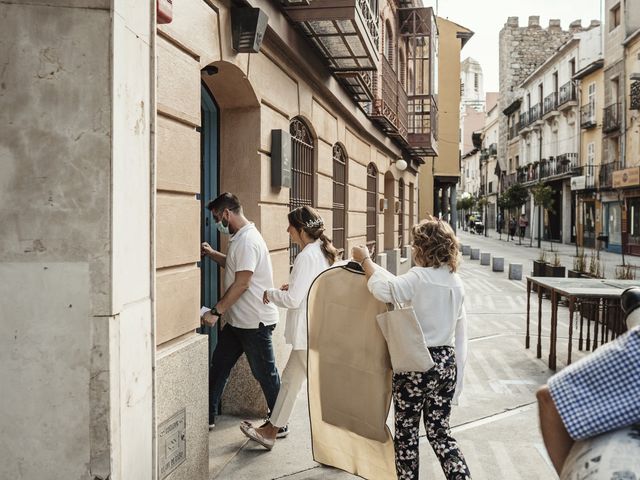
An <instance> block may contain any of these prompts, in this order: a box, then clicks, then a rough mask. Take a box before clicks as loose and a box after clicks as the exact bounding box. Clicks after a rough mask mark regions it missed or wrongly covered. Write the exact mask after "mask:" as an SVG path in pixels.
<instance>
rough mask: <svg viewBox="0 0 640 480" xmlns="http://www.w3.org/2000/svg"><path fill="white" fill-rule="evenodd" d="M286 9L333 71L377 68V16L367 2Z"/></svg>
mask: <svg viewBox="0 0 640 480" xmlns="http://www.w3.org/2000/svg"><path fill="white" fill-rule="evenodd" d="M289 3H290V4H291V2H289ZM285 10H286V12H287V15H288V16H289V18H290V19H291V20H292V21H294V22H296V23H298V24H299V26H300V28H301V30H302V31H303V32H304V33H305V35H306V36H307V37H308V38H309V39H310V40H311V43H313V44H314V45H315V47H316V48H317V49H318V51H319V52H320V54H321V55H322V57H324V59H325V60H326V62H327V63H328V66H329V68H330V69H331V70H332V71H334V72H336V71H353V70H375V69H376V66H377V63H378V60H379V54H378V44H379V36H380V33H379V29H378V15H377V12H376V13H375V14H374V12H373V10H372V9H371V5H370V4H369V1H368V0H313V1H312V2H311V4H310V5H308V6H306V5H300V6H289V7H285Z"/></svg>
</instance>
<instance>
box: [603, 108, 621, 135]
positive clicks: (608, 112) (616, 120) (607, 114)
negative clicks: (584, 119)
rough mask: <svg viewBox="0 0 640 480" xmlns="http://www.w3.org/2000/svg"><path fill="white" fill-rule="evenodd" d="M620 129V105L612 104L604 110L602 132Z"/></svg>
mask: <svg viewBox="0 0 640 480" xmlns="http://www.w3.org/2000/svg"><path fill="white" fill-rule="evenodd" d="M619 129H620V104H619V103H613V104H611V105H609V106H608V107H606V108H605V109H604V120H603V122H602V131H603V132H605V133H611V132H615V131H616V130H619Z"/></svg>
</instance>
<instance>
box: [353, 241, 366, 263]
mask: <svg viewBox="0 0 640 480" xmlns="http://www.w3.org/2000/svg"><path fill="white" fill-rule="evenodd" d="M369 256H370V255H369V249H368V248H367V247H366V246H365V245H358V246H357V247H353V248H352V249H351V257H352V258H353V260H354V261H356V262H358V263H362V262H363V261H364V259H365V258H367V257H369Z"/></svg>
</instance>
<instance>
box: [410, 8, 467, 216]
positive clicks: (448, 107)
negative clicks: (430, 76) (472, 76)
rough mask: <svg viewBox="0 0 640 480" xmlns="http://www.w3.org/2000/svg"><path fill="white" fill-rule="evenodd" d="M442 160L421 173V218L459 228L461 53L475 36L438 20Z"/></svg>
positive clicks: (439, 110)
mask: <svg viewBox="0 0 640 480" xmlns="http://www.w3.org/2000/svg"><path fill="white" fill-rule="evenodd" d="M437 22H438V43H439V47H438V51H439V57H440V58H443V59H444V58H447V59H449V60H448V61H446V62H438V112H439V113H438V124H437V130H438V139H439V142H438V156H437V157H432V158H431V159H429V161H428V163H427V164H426V165H425V166H424V167H423V168H422V169H421V170H420V189H419V191H420V207H419V211H420V218H424V217H425V216H426V215H436V216H439V217H441V218H445V219H447V220H448V221H450V222H451V224H452V225H453V226H454V228H455V225H456V224H457V219H456V215H457V209H456V188H455V185H456V184H457V183H458V181H459V179H460V149H459V145H458V142H459V128H460V127H459V114H458V112H459V110H460V89H459V88H458V85H459V78H460V62H459V60H456V59H459V58H460V51H461V50H462V48H463V47H464V46H465V44H466V43H467V42H468V41H469V39H470V38H471V37H472V35H473V32H472V31H471V30H469V29H468V28H465V27H463V26H461V25H458V24H457V23H454V22H452V21H450V20H447V19H444V18H441V17H438V18H437Z"/></svg>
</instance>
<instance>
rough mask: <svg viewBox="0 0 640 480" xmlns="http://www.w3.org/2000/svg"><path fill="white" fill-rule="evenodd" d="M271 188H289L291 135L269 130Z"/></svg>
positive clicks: (283, 131) (285, 132) (281, 131)
mask: <svg viewBox="0 0 640 480" xmlns="http://www.w3.org/2000/svg"><path fill="white" fill-rule="evenodd" d="M271 186H272V187H276V188H282V187H287V188H291V134H290V133H289V132H287V131H285V130H271Z"/></svg>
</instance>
